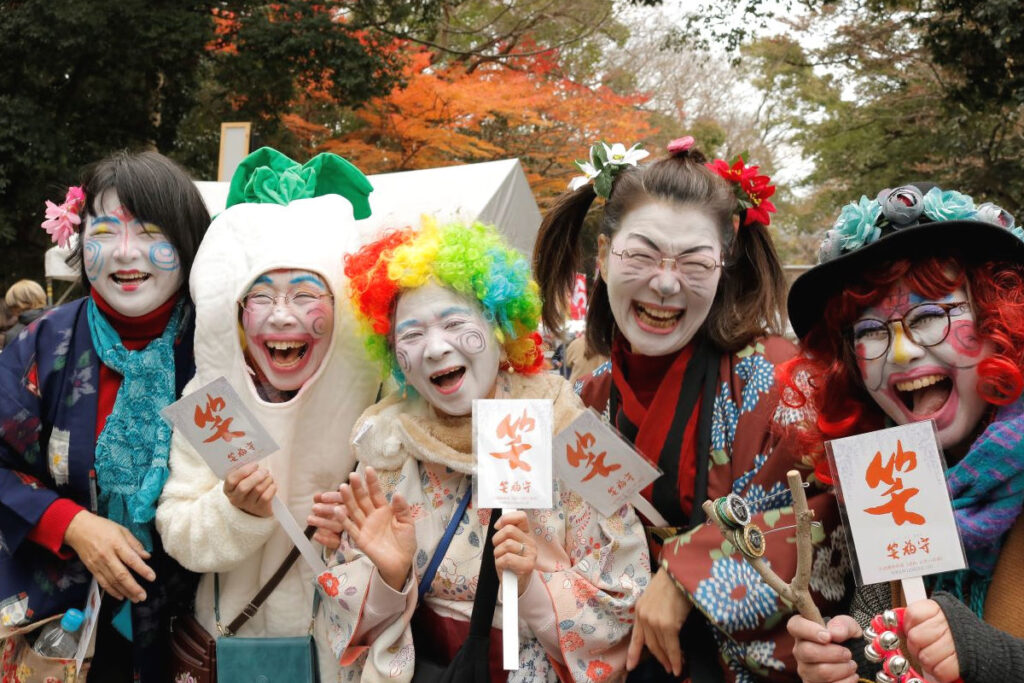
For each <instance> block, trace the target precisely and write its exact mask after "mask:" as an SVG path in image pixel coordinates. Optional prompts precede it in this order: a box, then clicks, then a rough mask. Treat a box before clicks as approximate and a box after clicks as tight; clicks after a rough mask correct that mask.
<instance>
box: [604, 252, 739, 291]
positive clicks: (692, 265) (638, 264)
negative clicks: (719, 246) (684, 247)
mask: <svg viewBox="0 0 1024 683" xmlns="http://www.w3.org/2000/svg"><path fill="white" fill-rule="evenodd" d="M611 252H612V254H614V255H615V256H618V257H619V259H620V260H621V261H622V265H623V266H626V267H628V268H631V269H633V270H635V271H637V272H639V273H645V274H648V273H649V274H650V275H653V274H654V273H655V272H656V271H658V270H659V269H661V268H664V267H666V265H667V267H669V268H675V270H676V272H678V273H679V274H680V275H682V276H683V279H684V280H692V281H696V282H699V281H701V280H705V279H707V278H708V277H710V276H711V274H712V273H714V272H715V269H716V268H722V267H724V266H725V264H724V263H722V262H721V261H716V260H715V258H714V257H713V256H711V255H709V254H704V253H696V254H679V255H677V256H665V255H664V254H662V253H661V252H660V251H655V250H654V249H643V248H640V247H630V248H628V249H623V250H622V251H615V250H614V249H612V250H611Z"/></svg>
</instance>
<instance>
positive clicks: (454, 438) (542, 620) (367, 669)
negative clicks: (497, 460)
mask: <svg viewBox="0 0 1024 683" xmlns="http://www.w3.org/2000/svg"><path fill="white" fill-rule="evenodd" d="M498 386H499V389H498V398H552V399H554V418H555V419H554V423H555V430H556V432H557V431H558V430H560V429H562V428H563V427H565V426H566V425H567V424H568V423H569V422H570V421H571V420H572V419H573V418H574V417H576V415H577V414H578V413H579V411H580V410H581V405H580V403H579V400H578V399H577V398H576V396H575V395H574V394H573V393H572V391H571V389H570V388H569V385H568V384H567V383H566V382H565V380H563V379H562V378H561V377H557V376H555V375H542V376H523V375H504V374H503V375H501V376H500V377H499V385H498ZM364 430H365V431H364ZM353 434H355V435H361V436H358V438H357V440H358V444H357V445H356V451H357V455H358V458H359V461H360V465H359V469H360V470H361V469H362V468H364V467H365V466H367V465H372V466H373V467H374V468H375V469H376V470H377V472H378V474H379V476H380V480H381V484H382V486H383V488H384V490H385V493H386V495H387V497H388V498H389V499H390V498H391V496H392V495H393V494H394V492H395V491H399V492H401V494H402V495H403V496H404V497H405V499H406V500H407V501H408V502H409V504H410V505H411V506H412V509H413V517H414V519H415V523H416V540H417V546H418V550H417V552H416V555H415V559H414V562H413V565H414V576H413V577H411V578H410V580H409V581H408V582H407V584H406V586H405V587H404V589H403V591H402V592H397V591H395V590H393V589H391V588H390V587H389V586H388V585H387V584H386V583H384V581H383V580H382V579H381V578H380V575H379V574H378V573H377V571H376V569H375V568H374V567H373V564H372V563H371V562H370V560H369V559H368V558H366V557H365V556H364V555H362V554H361V553H360V552H359V550H358V549H357V548H355V547H352V546H349V545H348V544H347V542H345V541H347V539H344V541H343V545H342V548H341V550H340V551H339V552H338V555H337V557H336V561H337V562H340V563H342V564H338V565H337V566H334V567H332V569H331V570H330V572H329V573H326V574H324V575H322V576H321V577H320V584H321V586H322V587H323V588H324V590H325V592H326V593H327V594H328V595H329V596H331V598H332V599H330V600H328V603H329V604H330V605H331V607H332V609H329V610H328V612H327V613H328V614H329V619H330V637H331V647H332V649H333V650H334V652H335V654H336V655H338V656H339V657H340V658H341V663H342V665H343V667H344V668H343V671H342V679H343V680H350V681H355V680H362V681H377V680H385V679H386V680H389V681H392V680H394V681H408V680H410V679H411V678H412V675H413V669H414V666H415V663H414V660H415V652H414V648H413V638H412V630H411V628H410V626H409V622H410V619H411V617H412V614H413V611H414V610H415V608H416V603H417V599H418V596H417V590H416V588H417V585H418V582H419V579H420V577H421V576H422V575H423V573H424V571H425V569H426V567H427V565H428V564H429V563H430V559H431V556H432V554H433V552H434V548H435V547H436V546H437V544H438V541H439V540H440V539H441V536H442V535H443V534H444V530H445V527H446V526H447V524H448V521H449V519H450V518H451V515H452V514H454V511H455V509H456V507H457V505H458V502H459V500H460V499H461V498H462V496H463V494H464V493H465V491H466V487H467V485H468V484H469V482H470V477H469V476H468V475H469V474H470V473H471V471H472V466H473V455H472V435H471V420H470V418H469V417H462V418H440V417H437V416H436V414H435V413H434V411H433V409H432V408H431V407H430V406H429V404H427V403H426V402H425V401H423V400H422V399H420V398H418V397H415V398H407V399H402V398H401V397H400V396H392V397H389V398H387V399H385V400H383V401H381V402H380V403H378V404H377V405H375V406H373V407H372V408H370V409H368V410H367V411H366V412H365V413H364V414H363V416H362V417H361V418H360V419H359V421H357V423H356V426H355V428H354V431H353ZM554 491H555V496H554V497H555V501H556V502H555V507H554V509H552V510H532V511H528V516H529V520H530V526H531V527H532V528H533V531H534V533H535V534H536V536H537V546H538V558H537V570H536V571H535V572H534V574H533V577H532V579H531V581H530V583H529V586H528V587H527V589H526V591H525V592H524V593H523V595H522V596H521V597H520V598H519V635H520V653H519V660H520V663H521V667H522V668H521V669H519V670H518V671H514V672H510V675H509V681H556V680H558V679H559V678H562V679H563V680H572V681H578V682H580V683H583V682H584V681H612V680H621V679H622V678H623V677H624V674H625V659H626V648H627V646H628V643H629V638H628V636H629V633H630V629H631V628H632V625H633V607H634V605H635V603H636V599H637V598H638V597H639V595H640V593H641V592H642V591H643V589H644V587H645V586H646V585H647V582H648V578H649V576H650V558H649V556H648V551H647V543H646V541H645V538H644V533H643V528H642V526H641V525H640V523H639V521H638V519H637V517H636V515H635V513H634V512H633V509H632V507H630V506H628V505H627V506H624V507H623V508H622V509H620V510H619V511H618V512H616V513H615V514H614V515H612V516H611V517H604V516H602V515H601V514H600V513H598V512H597V510H595V509H594V508H593V507H591V506H590V505H589V504H588V503H587V502H585V501H584V500H583V499H582V498H580V497H579V496H578V495H576V494H575V493H573V492H572V491H569V490H568V489H566V488H564V487H562V486H561V485H560V482H558V481H557V480H556V482H555V488H554ZM490 515H491V511H490V510H480V509H477V508H476V507H475V506H472V505H471V506H470V508H469V509H468V510H467V512H466V514H465V515H464V516H463V519H462V521H461V523H460V525H459V526H458V528H457V531H456V533H455V536H454V538H453V539H452V542H451V546H450V547H449V549H448V552H447V553H446V554H445V558H444V561H443V562H442V563H441V565H440V567H439V568H438V571H437V574H436V576H435V577H434V580H433V583H432V585H431V588H430V590H429V591H428V592H427V594H426V597H425V598H424V600H425V601H426V604H427V606H428V607H429V608H430V609H432V610H434V611H435V612H436V613H438V614H439V615H441V616H443V617H449V618H453V619H457V620H461V621H469V616H470V613H471V612H472V608H473V598H474V596H475V594H476V584H477V577H478V575H479V573H480V560H481V555H482V552H483V545H484V539H485V536H486V533H487V525H488V523H489V521H490ZM493 625H494V626H495V627H496V628H500V627H501V605H500V604H499V605H498V608H497V610H496V611H495V615H494V621H493Z"/></svg>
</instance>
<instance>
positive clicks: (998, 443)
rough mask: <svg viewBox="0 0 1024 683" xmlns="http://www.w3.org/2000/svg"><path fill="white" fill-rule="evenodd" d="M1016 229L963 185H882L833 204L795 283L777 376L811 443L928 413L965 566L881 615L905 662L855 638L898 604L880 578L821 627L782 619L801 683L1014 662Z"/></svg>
mask: <svg viewBox="0 0 1024 683" xmlns="http://www.w3.org/2000/svg"><path fill="white" fill-rule="evenodd" d="M1021 236H1022V231H1021V229H1020V228H1015V227H1014V219H1013V217H1012V216H1010V215H1009V214H1008V213H1007V212H1006V211H1003V210H1002V209H1000V208H999V207H996V206H993V205H991V204H983V205H981V206H976V205H975V204H974V202H973V200H972V199H971V198H970V197H968V196H966V195H963V194H960V193H958V192H954V191H943V190H941V189H939V188H937V187H934V186H931V185H926V184H923V183H918V184H915V185H907V186H904V187H900V188H897V189H895V190H883V191H882V192H881V193H880V194H879V195H878V198H877V199H875V200H868V198H867V197H862V198H861V200H860V201H859V202H858V203H854V204H850V205H848V206H846V207H844V208H843V210H842V212H841V214H840V216H839V219H838V220H837V221H836V223H835V225H834V226H833V228H832V229H831V230H829V232H828V233H827V234H826V236H825V240H824V242H823V244H822V247H821V252H820V254H819V260H820V264H819V265H818V266H817V267H815V268H814V269H812V270H810V271H809V272H807V273H805V274H804V275H803V276H802V277H800V278H799V279H798V280H797V281H796V282H795V283H794V284H793V287H792V289H791V290H790V294H789V314H790V320H791V321H792V324H793V329H794V330H795V331H796V333H797V335H798V336H799V337H800V341H801V346H802V348H803V351H804V354H805V357H804V358H803V359H801V360H797V361H794V362H792V363H790V364H789V365H788V366H787V367H786V368H784V370H783V374H784V375H786V376H787V377H788V380H789V384H790V386H791V387H793V388H796V387H797V386H803V387H804V388H805V389H806V391H803V392H800V393H801V395H802V397H803V399H806V400H809V401H810V403H811V405H812V406H813V408H814V409H815V410H816V412H817V414H818V418H817V424H816V425H815V428H814V429H812V430H811V433H808V434H807V443H808V445H809V446H811V445H812V444H813V445H814V447H815V448H816V450H817V452H818V454H819V455H820V453H821V450H822V441H823V440H826V439H834V438H838V437H843V436H848V435H851V434H857V433H860V432H864V431H869V430H874V429H879V428H882V427H884V426H886V425H887V424H893V423H895V424H906V423H910V422H916V421H920V420H929V419H930V420H934V422H935V426H936V428H937V430H938V437H939V441H940V443H941V445H942V448H943V450H944V452H945V455H946V459H947V461H948V464H949V466H950V467H949V469H948V470H947V473H946V478H947V481H948V483H949V488H950V492H951V495H952V497H953V507H954V511H955V515H956V518H957V524H958V527H959V528H960V532H961V536H962V538H963V543H964V547H965V550H966V553H967V559H968V569H966V570H963V571H960V572H953V573H948V574H940V575H938V576H935V577H931V580H930V583H931V585H930V588H931V589H932V590H933V595H932V599H931V600H925V601H919V602H916V603H915V604H914V605H912V606H910V607H908V608H906V612H905V613H902V612H897V613H889V614H887V619H888V620H889V621H890V622H891V623H892V624H895V622H896V617H897V614H899V615H902V616H901V618H900V619H899V621H900V623H899V624H898V626H895V627H894V630H895V631H899V630H901V629H902V630H903V631H904V634H905V635H906V642H907V646H906V649H907V650H909V653H908V654H909V655H910V657H911V661H915V662H917V664H916V666H917V669H916V670H913V671H912V670H911V669H910V668H909V667H910V665H909V663H907V661H906V659H903V660H902V661H900V659H901V657H902V654H903V653H898V654H899V655H900V656H899V657H896V656H894V653H893V651H892V650H891V649H890V648H888V647H885V646H882V645H880V643H879V642H878V641H877V640H876V639H874V638H872V640H876V642H874V643H873V644H871V645H870V646H869V643H870V642H871V641H870V640H864V639H861V638H860V636H861V635H862V634H863V633H864V632H865V631H866V629H868V628H869V623H870V624H871V627H872V629H873V630H875V631H877V630H879V628H881V627H885V626H886V624H885V620H884V619H882V618H876V619H875V620H874V623H871V622H872V619H873V615H875V614H878V613H883V612H884V610H888V609H891V608H893V607H895V606H897V605H898V604H902V600H903V598H902V596H901V595H900V594H899V592H898V590H894V589H892V588H891V587H890V586H889V585H888V584H876V585H873V586H863V587H861V588H860V589H858V591H857V594H856V596H855V597H854V600H853V603H852V604H851V605H850V610H849V611H850V613H851V615H853V616H848V615H842V616H839V617H835V618H833V619H832V620H831V621H830V622H829V625H828V627H827V628H825V629H823V628H822V627H820V626H818V625H816V624H814V623H813V622H810V621H808V620H806V619H803V618H801V617H793V618H792V619H791V620H790V622H789V631H790V633H791V635H793V636H794V638H795V639H796V641H797V645H796V647H795V649H794V654H795V655H796V657H797V661H798V670H799V672H800V674H801V676H802V677H803V679H804V680H805V681H809V682H821V681H840V682H851V683H852V682H855V681H857V680H858V675H860V676H862V677H863V676H867V677H868V678H875V677H876V676H878V678H877V680H879V681H911V680H915V679H914V677H915V676H917V675H918V673H917V671H918V670H920V671H922V672H923V673H924V674H927V675H929V676H932V677H933V678H934V680H937V681H942V682H944V683H945V682H947V681H948V682H952V681H956V680H958V678H960V677H962V679H963V681H965V682H967V683H970V682H971V681H975V680H981V679H982V677H984V678H985V680H991V678H992V676H995V675H999V674H1000V673H1002V672H1005V673H1012V672H1015V671H1019V670H1020V668H1021V667H1022V666H1024V645H1022V641H1020V640H1017V638H1015V637H1014V636H1016V637H1018V638H1019V637H1021V636H1024V619H1021V617H1020V614H1019V610H1018V609H1017V605H1019V603H1020V600H1021V598H1024V590H1022V589H1021V586H1022V583H1021V580H1020V579H1021V574H1022V571H1024V562H1022V560H1024V524H1018V523H1017V521H1018V519H1019V517H1020V513H1021V507H1022V504H1024V401H1022V400H1021V389H1022V385H1024V373H1022V370H1024V242H1022V241H1021ZM821 470H822V468H820V467H819V472H821ZM866 632H867V634H868V636H869V637H871V636H874V635H876V634H874V633H872V632H871V631H866ZM848 639H854V640H850V641H849V642H844V641H847V640H848ZM878 650H882V652H881V653H879V652H878ZM886 650H888V651H889V654H886V652H885V651H886ZM878 654H881V657H878V656H877V655H878ZM862 655H865V656H864V657H862ZM871 658H874V659H875V660H878V659H881V660H882V661H880V662H876V663H873V664H872V663H870V662H868V661H865V660H867V659H871ZM880 667H881V668H882V671H881V673H876V672H878V670H879V668H880ZM921 678H923V676H922V677H921ZM917 680H920V679H917ZM1008 680H1009V679H1008Z"/></svg>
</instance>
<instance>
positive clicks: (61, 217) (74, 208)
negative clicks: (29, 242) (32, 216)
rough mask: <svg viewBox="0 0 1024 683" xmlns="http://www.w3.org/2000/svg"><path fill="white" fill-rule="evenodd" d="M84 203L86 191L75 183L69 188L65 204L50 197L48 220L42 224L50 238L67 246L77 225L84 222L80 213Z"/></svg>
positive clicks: (47, 205) (47, 201)
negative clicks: (55, 202)
mask: <svg viewBox="0 0 1024 683" xmlns="http://www.w3.org/2000/svg"><path fill="white" fill-rule="evenodd" d="M84 205H85V192H83V191H82V188H81V187H78V186H77V185H73V186H71V187H69V188H68V193H67V194H66V195H65V196H64V203H63V204H61V205H59V206H58V205H57V204H54V203H53V202H51V201H50V200H49V199H47V200H46V220H45V221H43V222H42V223H41V224H40V227H41V228H42V229H43V230H45V231H46V232H47V233H49V235H50V239H52V240H53V241H54V242H55V243H56V244H58V245H59V246H61V247H66V246H68V242H69V241H70V240H71V236H72V235H73V234H75V230H76V228H77V226H78V225H80V224H81V222H82V217H81V216H80V215H79V214H80V213H81V212H82V207H83V206H84Z"/></svg>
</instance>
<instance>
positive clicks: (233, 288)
mask: <svg viewBox="0 0 1024 683" xmlns="http://www.w3.org/2000/svg"><path fill="white" fill-rule="evenodd" d="M361 237H362V236H361V234H360V225H359V223H357V222H356V221H355V220H354V218H353V216H352V208H351V205H350V204H349V203H348V201H347V200H345V199H344V198H342V197H340V196H337V195H328V196H324V197H317V198H313V199H302V200H298V201H294V202H292V203H290V204H289V205H287V206H279V205H274V204H238V205H235V206H232V207H231V208H229V209H227V210H225V211H224V212H223V213H221V214H219V215H218V216H217V218H216V219H215V220H214V221H213V223H212V224H211V225H210V228H209V230H208V231H207V233H206V236H205V238H204V240H203V243H202V245H201V246H200V248H199V252H198V254H197V255H196V259H195V264H194V265H193V267H192V276H191V280H190V283H189V284H190V287H191V292H192V299H193V301H194V302H195V305H196V335H195V355H196V376H195V378H193V380H192V381H191V382H190V383H189V385H188V386H187V387H186V388H185V393H186V394H187V393H189V392H191V391H194V390H195V389H197V388H199V387H200V386H202V385H204V384H206V383H207V382H209V381H211V380H213V379H216V378H217V377H219V376H221V375H224V376H225V377H227V379H228V381H230V383H231V385H232V386H233V387H234V388H235V390H236V391H237V392H238V394H239V395H240V396H241V397H242V400H243V401H244V402H245V403H246V404H247V406H248V407H249V408H250V409H251V410H252V411H253V413H255V415H256V416H257V418H258V419H259V420H260V421H261V422H262V423H263V425H264V426H265V427H266V428H267V429H268V431H269V432H270V434H271V435H272V436H273V438H274V440H275V441H276V442H277V443H278V444H279V445H280V447H281V449H280V450H279V451H278V452H276V453H274V454H273V455H271V456H270V457H269V458H267V459H266V460H264V461H263V465H264V466H266V467H267V468H268V469H269V471H270V473H271V474H272V475H273V477H274V480H275V482H276V483H277V486H278V497H279V498H280V499H281V500H282V501H283V502H284V503H285V504H286V505H287V506H288V508H289V509H290V510H291V512H292V515H293V516H294V517H295V519H296V521H297V522H298V524H299V526H300V527H304V526H305V520H306V517H307V515H308V514H309V512H310V509H311V506H312V501H313V494H315V493H317V492H319V491H325V490H330V489H334V488H336V487H337V486H338V484H339V483H341V482H342V481H343V480H345V479H346V478H347V475H348V473H349V472H350V471H351V470H352V469H353V468H354V467H355V456H354V455H353V453H352V451H351V450H350V449H349V447H348V436H349V433H350V432H351V429H352V425H353V423H354V421H355V419H356V418H357V417H358V416H359V415H360V413H361V412H362V411H363V410H364V409H365V408H366V407H367V406H369V405H370V404H371V403H373V400H374V397H375V395H376V392H377V387H378V374H377V368H376V366H375V365H374V364H373V363H371V362H370V361H369V360H368V358H367V357H366V355H365V353H364V351H363V347H362V343H361V341H360V340H359V339H358V338H357V336H356V334H355V325H356V322H355V319H354V318H353V316H352V312H351V309H350V307H349V304H348V297H347V294H346V291H345V281H344V274H343V257H344V254H345V253H347V252H352V251H355V250H356V249H357V248H358V246H359V244H360V243H361V241H362V239H361ZM367 237H368V236H367ZM275 268H292V269H302V270H309V271H313V272H315V273H319V274H320V275H321V276H322V277H324V278H325V279H326V281H327V282H328V283H329V284H330V287H331V290H332V292H333V293H334V308H335V315H334V332H333V336H332V339H331V348H330V351H329V353H328V354H327V356H326V358H325V359H324V362H323V363H322V365H321V367H320V369H319V370H318V371H317V373H316V374H315V375H314V376H313V377H312V378H310V380H309V381H308V382H307V383H306V384H305V385H304V386H303V387H302V389H301V390H300V391H299V393H298V394H297V395H296V396H295V397H294V398H292V399H291V400H289V401H287V402H285V403H276V404H274V403H267V402H265V401H263V400H261V399H260V398H259V397H258V395H257V393H256V390H255V387H254V386H253V383H252V381H251V380H250V376H249V372H248V370H247V368H246V365H245V361H244V358H243V352H242V346H241V343H240V337H239V325H238V304H237V301H238V300H239V299H240V298H241V296H242V294H243V293H244V292H245V291H246V290H247V289H248V287H249V285H250V284H251V283H252V281H253V280H254V279H255V278H256V277H257V276H258V275H260V274H261V273H263V272H266V271H268V270H272V269H275ZM156 525H157V529H158V530H159V532H160V534H161V536H162V537H163V542H164V547H165V548H166V549H167V551H168V552H169V553H170V554H171V555H172V556H173V557H174V558H175V559H177V560H178V561H179V562H181V564H182V565H183V566H185V567H187V568H188V569H191V570H193V571H196V572H204V573H206V574H205V576H203V577H202V580H201V581H200V584H199V590H198V593H197V595H196V616H197V618H198V619H199V621H200V622H201V623H202V624H203V625H204V626H205V627H206V629H207V630H208V631H210V633H214V634H215V633H216V632H217V631H216V626H215V620H214V614H213V601H214V597H213V573H212V572H218V573H219V574H220V611H221V617H222V623H223V624H225V625H226V624H227V623H228V622H230V621H231V620H233V619H234V618H235V617H236V616H237V615H238V614H239V612H240V611H241V609H242V607H243V606H244V605H245V604H246V603H247V602H248V601H249V600H250V599H252V597H253V596H254V595H255V594H256V592H257V591H258V590H259V589H260V588H261V587H262V586H263V584H264V583H266V581H267V579H268V578H270V576H271V574H273V572H274V570H276V569H277V567H278V566H279V565H280V563H281V561H282V560H283V559H284V557H285V555H287V553H288V552H289V550H290V549H291V547H292V544H291V542H290V541H289V539H288V537H287V536H286V535H285V533H284V531H282V530H281V528H280V525H279V524H278V523H277V521H276V520H275V519H274V518H273V517H271V518H266V519H264V518H260V517H255V516H253V515H250V514H248V513H246V512H243V511H241V510H239V509H237V508H235V507H234V506H233V505H232V504H231V503H230V502H229V501H228V499H227V497H226V496H225V495H224V493H223V488H222V482H221V481H220V480H219V479H218V478H217V477H216V475H214V473H213V471H212V470H210V468H209V467H208V466H207V465H206V463H205V462H204V461H203V460H202V458H201V457H200V456H199V455H198V454H197V453H196V451H195V450H194V449H193V448H192V447H191V446H190V445H189V444H188V443H187V442H186V441H185V439H184V438H183V437H181V436H180V435H179V434H178V433H175V435H174V438H173V440H172V444H171V455H170V477H169V479H168V481H167V484H166V486H165V487H164V491H163V495H162V496H161V498H160V504H159V507H158V509H157V516H156ZM313 578H314V577H313V573H312V571H311V570H310V568H309V567H308V566H307V565H306V563H305V562H303V561H302V559H301V558H300V559H299V560H298V561H297V562H296V563H295V565H294V566H293V567H292V569H291V571H290V572H289V573H288V574H287V575H286V576H285V578H284V580H283V581H282V582H281V583H280V584H279V585H278V587H277V588H276V589H275V590H274V592H273V593H272V594H271V595H270V597H269V599H268V600H267V601H266V603H265V604H264V605H263V607H262V608H261V609H260V611H259V612H258V613H257V614H256V616H254V617H253V618H252V619H250V620H249V621H248V622H247V623H246V625H245V626H243V627H242V629H241V630H240V633H239V635H242V636H295V635H302V634H304V633H305V632H306V630H307V628H308V626H309V617H310V613H311V610H312V604H313V587H314V583H313ZM322 616H323V615H322V614H321V617H322ZM325 622H326V618H320V619H318V620H317V629H316V632H317V634H318V637H317V642H318V645H321V644H324V645H321V646H320V647H319V648H318V649H319V657H320V668H321V674H322V680H323V681H334V680H336V678H337V669H338V666H337V660H336V659H335V657H333V656H332V655H331V652H330V649H329V648H328V647H326V646H325V644H326V642H327V639H326V638H325V637H322V636H323V632H324V628H325Z"/></svg>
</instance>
